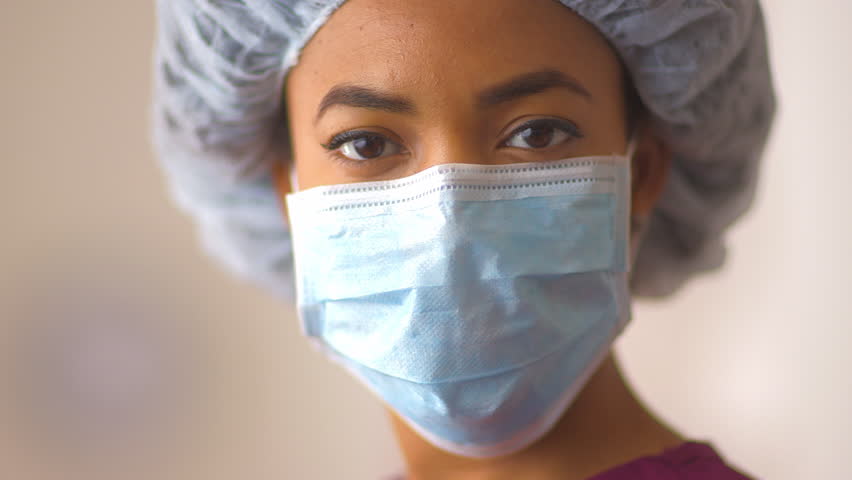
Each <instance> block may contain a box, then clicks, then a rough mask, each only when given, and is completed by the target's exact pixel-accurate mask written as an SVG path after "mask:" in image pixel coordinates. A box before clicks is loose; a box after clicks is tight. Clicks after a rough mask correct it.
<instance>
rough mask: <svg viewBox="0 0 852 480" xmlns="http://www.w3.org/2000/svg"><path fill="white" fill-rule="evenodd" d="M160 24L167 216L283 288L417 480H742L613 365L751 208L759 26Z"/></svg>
mask: <svg viewBox="0 0 852 480" xmlns="http://www.w3.org/2000/svg"><path fill="white" fill-rule="evenodd" d="M159 11H160V21H161V24H160V27H161V28H160V36H159V37H158V49H157V52H158V53H157V59H158V71H157V72H158V75H157V90H156V95H155V102H156V103H155V112H154V119H155V134H156V142H157V145H158V147H159V151H160V158H161V162H162V165H163V166H164V167H165V169H166V170H167V172H168V173H169V176H170V179H171V183H170V184H171V186H172V188H173V192H174V193H175V195H176V197H177V199H178V201H179V203H180V205H181V206H182V207H183V208H185V209H187V210H188V211H190V212H191V213H193V214H194V215H195V216H196V217H197V218H198V219H199V221H200V225H201V227H202V229H203V232H204V237H203V238H204V239H205V240H206V244H207V247H208V249H209V250H210V251H211V252H213V253H214V254H215V255H216V256H218V257H221V258H222V259H223V260H224V261H225V262H226V263H227V264H228V265H230V266H231V267H232V268H234V269H236V270H237V271H238V272H240V273H242V274H243V275H247V276H249V277H251V278H253V279H254V280H256V281H258V282H259V283H261V284H263V285H266V286H268V287H270V288H272V289H273V290H274V291H275V292H277V293H279V294H281V295H282V296H284V297H286V296H288V294H289V293H290V291H291V290H292V286H291V285H292V283H290V282H291V280H290V279H291V278H293V279H295V287H296V288H295V291H296V300H297V305H298V308H299V313H300V317H301V319H302V322H303V327H304V331H305V333H306V335H307V336H309V337H310V338H311V339H312V340H313V341H314V342H316V343H317V344H318V345H319V346H320V347H321V348H322V349H323V350H324V351H325V352H326V353H327V354H328V355H329V356H330V357H331V358H333V359H335V360H336V361H338V362H340V363H341V364H342V365H343V366H345V367H346V368H347V369H349V370H350V371H352V373H353V374H354V375H355V376H356V377H357V378H359V379H360V380H361V381H362V382H364V383H365V385H366V386H367V387H368V388H370V389H371V390H372V391H373V392H374V393H376V395H377V396H378V398H379V399H380V400H381V401H382V402H383V403H384V404H385V405H386V406H387V408H388V411H389V413H390V415H391V418H392V419H393V425H394V428H395V433H396V436H397V439H398V442H399V445H400V447H401V449H402V452H403V455H404V458H405V460H406V464H407V467H408V473H407V478H410V479H414V480H429V479H503V478H513V479H514V478H524V479H584V478H595V479H597V480H605V479H617V478H643V479H644V478H654V479H658V478H659V479H669V478H671V479H675V478H678V479H680V478H685V479H686V478H688V479H710V478H712V479H740V478H747V477H745V476H743V475H742V474H740V473H738V472H737V471H736V470H735V469H733V468H732V467H730V466H727V465H726V464H725V463H724V461H723V460H722V459H721V458H719V456H718V455H717V454H716V453H715V451H714V450H713V448H712V446H710V445H709V444H706V443H700V442H694V441H688V440H687V439H684V438H683V437H682V435H681V434H679V433H678V432H676V431H674V430H673V429H672V428H670V427H669V426H667V425H665V424H664V423H663V422H661V421H660V420H659V419H657V418H656V417H655V416H654V414H653V413H651V412H649V411H648V410H647V409H646V408H645V407H644V406H643V405H642V404H641V402H640V401H639V400H638V399H637V398H636V397H635V396H634V395H633V393H632V392H631V391H630V388H629V386H628V385H627V384H626V382H625V380H624V378H623V377H622V376H621V375H620V373H619V368H618V365H617V362H616V360H615V358H614V356H613V354H612V352H611V346H612V343H613V342H614V340H615V339H616V338H617V335H618V334H619V333H620V331H621V330H622V329H623V327H624V325H625V324H626V322H627V321H628V320H629V317H630V307H629V298H630V293H631V292H632V293H633V294H641V295H664V294H668V293H670V292H672V291H673V290H674V289H676V288H677V287H678V286H679V285H680V284H681V283H682V282H683V281H684V280H685V279H686V278H687V277H688V276H690V275H691V274H693V273H696V272H699V271H703V270H706V269H709V268H712V267H715V266H718V265H719V264H720V263H721V260H722V247H721V241H720V235H721V233H722V231H723V230H724V229H725V228H726V227H727V226H728V225H729V224H730V223H731V222H732V221H733V220H734V219H735V218H736V217H737V216H738V215H739V214H740V213H741V212H742V211H743V210H744V209H745V208H746V206H747V205H748V203H749V201H750V198H751V195H752V191H753V187H754V180H755V176H756V166H757V163H758V158H759V156H760V153H761V149H762V147H763V144H764V142H765V139H766V135H767V132H768V129H769V125H770V123H771V118H772V115H773V112H774V98H773V94H772V87H771V82H770V78H769V73H768V65H767V59H766V48H765V44H764V41H765V38H764V36H765V33H764V30H763V25H762V16H761V12H760V9H759V6H758V5H757V4H756V3H755V2H749V1H736V2H734V1H731V2H727V4H726V3H725V2H718V1H706V2H685V1H682V2H679V1H673V2H654V1H650V0H649V1H640V2H620V1H582V0H562V1H561V2H557V1H553V0H531V1H524V2H519V1H517V0H491V1H489V2H474V1H470V2H435V1H425V0H424V1H404V2H403V1H398V0H349V1H347V2H340V1H327V2H323V1H310V2H308V1H284V0H277V1H274V0H254V1H244V2H236V1H234V2H221V1H217V2H199V1H195V2H190V1H176V0H167V1H166V0H164V1H161V2H160V10H159ZM282 205H286V209H285V210H286V213H285V212H282ZM291 237H292V240H291ZM293 260H295V262H294V263H295V269H294V270H293V269H292V267H291V265H292V263H291V262H293Z"/></svg>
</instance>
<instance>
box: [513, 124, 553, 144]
mask: <svg viewBox="0 0 852 480" xmlns="http://www.w3.org/2000/svg"><path fill="white" fill-rule="evenodd" d="M553 135H554V128H553V127H549V126H543V127H530V128H528V129H526V130H524V131H523V132H521V133H520V136H521V138H522V139H523V140H524V142H525V143H526V144H527V145H529V146H530V147H532V148H544V147H546V146H548V145H550V142H551V141H552V140H553Z"/></svg>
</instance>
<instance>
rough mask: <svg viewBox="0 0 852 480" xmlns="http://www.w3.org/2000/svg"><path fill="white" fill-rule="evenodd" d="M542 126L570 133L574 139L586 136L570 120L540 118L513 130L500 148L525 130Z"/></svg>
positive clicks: (501, 143)
mask: <svg viewBox="0 0 852 480" xmlns="http://www.w3.org/2000/svg"><path fill="white" fill-rule="evenodd" d="M542 125H543V126H550V127H554V128H559V129H561V130H564V131H565V132H566V133H568V134H569V135H570V136H572V137H573V138H583V136H584V135H583V132H582V131H581V130H580V127H578V126H577V125H576V124H575V123H574V122H572V121H570V120H566V119H564V118H556V117H538V118H534V119H532V120H527V121H526V122H524V123H522V124H521V125H519V126H517V127H515V128H513V129H512V131H511V132H510V133H509V134H508V135H506V136H505V137H504V138H503V140H502V141H501V142H500V146H501V147H502V146H506V143H508V142H509V140H510V139H511V138H512V137H514V136H515V135H517V134H519V133H521V132H523V131H524V130H526V129H528V128H530V127H534V126H542Z"/></svg>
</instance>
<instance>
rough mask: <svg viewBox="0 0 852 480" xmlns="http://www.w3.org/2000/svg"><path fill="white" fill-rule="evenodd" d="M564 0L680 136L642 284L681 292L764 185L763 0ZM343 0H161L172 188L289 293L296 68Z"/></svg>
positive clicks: (713, 258) (638, 273)
mask: <svg viewBox="0 0 852 480" xmlns="http://www.w3.org/2000/svg"><path fill="white" fill-rule="evenodd" d="M518 1H528V0H518ZM560 2H561V3H562V4H563V5H565V7H567V8H570V9H572V10H574V11H575V12H576V13H578V14H579V15H580V16H582V17H583V18H585V19H586V20H587V21H589V22H590V23H591V24H593V25H594V26H596V27H597V28H598V30H600V32H601V33H602V34H603V35H604V36H605V37H606V38H607V39H608V40H609V42H610V44H611V45H612V46H613V48H614V49H615V50H616V51H617V52H618V54H619V55H620V57H621V59H622V61H623V63H624V65H625V67H626V69H627V71H628V72H629V74H630V76H631V77H632V80H633V83H634V86H635V88H636V91H637V92H638V94H639V97H640V98H641V100H642V102H643V104H644V105H645V107H646V109H647V111H648V113H649V116H650V118H651V121H652V122H653V123H654V125H655V127H656V128H657V130H658V131H659V132H660V134H661V135H662V137H663V138H664V140H665V141H666V143H667V145H668V147H669V148H670V149H671V152H672V158H673V162H672V169H671V172H670V174H669V177H668V179H667V182H666V186H665V188H664V191H663V194H662V196H661V198H660V200H659V202H658V204H657V206H656V208H655V210H654V211H653V213H652V215H651V217H650V219H648V223H647V226H646V230H645V236H644V239H643V242H642V245H641V248H640V249H639V250H638V253H637V258H636V262H635V265H634V270H633V274H632V290H633V292H634V293H635V294H637V295H645V296H662V295H667V294H669V293H672V292H673V291H675V290H676V289H677V288H678V287H679V286H681V285H682V284H683V283H684V281H685V280H686V279H688V278H689V277H691V276H692V275H694V274H696V273H699V272H702V271H706V270H710V269H713V268H716V267H718V266H720V265H721V264H722V262H723V260H724V253H725V250H724V246H723V234H724V232H725V230H726V228H727V227H728V226H729V225H731V224H732V223H733V222H734V220H735V219H736V218H737V217H739V216H740V215H741V214H742V213H743V212H744V211H745V210H746V209H747V208H748V206H749V204H750V203H751V200H752V198H753V196H754V190H755V183H756V178H757V173H758V165H759V159H760V156H761V153H762V150H763V148H764V144H765V142H766V139H767V136H768V133H769V128H770V124H771V122H772V118H773V115H774V111H775V97H774V93H773V88H772V82H771V78H770V70H769V64H768V58H767V48H766V32H765V29H764V22H763V15H762V12H761V9H760V5H759V4H758V3H757V1H750V0H664V1H663V0H560ZM342 3H343V1H342V0H158V31H157V38H156V46H155V54H154V62H155V65H154V66H155V70H154V94H153V105H152V112H151V113H152V116H151V119H152V132H153V140H154V146H155V149H156V151H157V154H158V158H159V163H160V165H161V166H162V167H163V169H164V170H165V172H166V174H167V175H166V176H167V179H168V182H167V183H168V185H169V189H170V191H171V193H172V195H173V197H174V199H175V200H176V203H177V205H178V206H179V207H181V208H182V209H183V210H184V211H186V212H188V213H189V214H191V216H192V217H194V218H195V220H196V221H197V224H198V227H199V232H200V238H201V239H202V242H203V244H204V245H205V247H206V250H207V252H209V253H210V254H211V255H212V256H214V257H215V258H218V259H220V260H221V261H222V262H224V264H225V265H226V266H227V267H229V268H230V269H231V270H233V271H235V272H236V273H237V274H239V275H240V276H243V277H245V278H248V279H250V280H251V281H254V282H256V283H258V284H260V285H262V286H264V287H266V288H268V289H270V290H271V291H272V292H274V293H275V294H277V295H278V296H280V297H282V298H285V299H292V297H293V294H294V292H293V281H292V269H293V265H292V254H291V243H290V235H289V230H288V226H287V224H286V220H285V217H284V215H283V210H282V208H281V200H280V198H279V196H278V195H277V192H276V190H275V187H274V184H275V183H274V178H273V173H274V171H273V166H274V163H275V162H276V161H278V162H280V161H281V160H280V155H281V153H280V148H279V145H277V143H276V137H280V133H281V132H280V130H281V125H282V123H283V121H282V118H283V117H282V112H283V104H282V97H283V95H282V89H283V85H284V77H285V75H286V73H287V71H288V70H289V69H290V68H291V67H292V66H293V65H294V64H295V63H296V62H297V61H298V56H299V53H300V51H301V49H302V48H303V47H304V46H305V44H306V43H307V42H308V41H309V40H310V38H311V37H312V36H313V34H314V33H315V32H316V31H317V30H318V29H319V28H320V27H321V26H322V25H323V23H324V22H325V21H326V20H327V19H328V17H329V16H330V15H331V14H332V13H333V12H334V10H335V9H336V8H337V7H339V6H340V4H342ZM566 54H569V53H566ZM276 154H277V157H276ZM276 158H277V160H276Z"/></svg>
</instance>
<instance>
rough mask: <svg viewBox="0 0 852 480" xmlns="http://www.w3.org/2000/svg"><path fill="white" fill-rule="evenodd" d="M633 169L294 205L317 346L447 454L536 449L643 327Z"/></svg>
mask: <svg viewBox="0 0 852 480" xmlns="http://www.w3.org/2000/svg"><path fill="white" fill-rule="evenodd" d="M629 157H630V154H629V153H628V155H626V156H621V155H614V156H598V157H583V158H572V159H566V160H561V161H554V162H546V163H525V164H511V165H472V164H444V165H438V166H435V167H432V168H430V169H428V170H424V171H422V172H420V173H417V174H416V175H412V176H410V177H406V178H401V179H398V180H390V181H381V182H369V183H356V184H346V185H334V186H323V187H316V188H311V189H308V190H305V191H302V192H298V193H293V194H290V195H288V196H287V206H288V214H289V219H290V223H291V227H292V233H293V253H294V259H295V274H296V285H297V301H298V310H299V314H300V317H301V320H302V322H303V328H304V331H305V333H306V334H307V335H308V336H310V337H311V338H313V339H315V340H316V341H317V342H318V344H319V345H320V346H321V347H322V348H323V349H324V350H325V351H326V352H327V353H328V354H329V355H331V356H332V357H333V358H334V359H336V360H338V361H340V362H341V363H342V364H343V365H344V366H346V367H347V368H348V369H349V370H350V371H351V372H353V373H354V374H355V375H356V376H357V377H358V378H359V379H360V380H362V381H363V382H364V383H365V384H366V385H367V386H368V387H370V388H371V389H372V390H373V391H374V392H375V393H376V394H377V395H378V396H379V397H380V398H381V399H382V400H383V401H384V402H385V403H386V404H387V405H389V406H390V407H392V408H393V409H394V410H395V411H396V412H397V413H398V414H399V416H400V417H401V418H402V419H404V420H405V421H406V422H407V423H408V424H409V425H410V426H411V427H412V428H413V429H414V430H415V431H417V432H418V433H419V434H420V435H421V436H422V437H423V438H425V439H426V440H428V441H430V442H431V443H432V444H434V445H436V446H438V447H440V448H443V449H445V450H447V451H449V452H453V453H455V454H458V455H463V456H469V457H490V456H497V455H505V454H508V453H512V452H514V451H517V450H520V449H522V448H524V447H526V446H528V445H530V444H531V443H532V442H534V441H535V440H537V439H538V438H540V437H541V436H543V435H544V434H545V433H546V432H547V431H548V430H549V429H550V428H551V427H552V426H553V425H554V424H555V423H556V421H557V420H558V419H559V418H560V417H561V415H562V413H563V412H564V411H565V409H566V408H567V407H568V405H569V404H570V403H571V401H572V400H573V399H574V397H575V396H576V395H577V393H578V392H579V390H580V389H581V387H582V386H583V385H584V384H585V382H586V381H587V379H588V378H589V376H590V375H591V374H592V373H593V372H594V370H595V369H596V368H597V366H598V365H599V364H600V362H601V361H602V360H603V358H604V357H605V356H606V354H607V353H608V351H609V349H610V347H611V345H612V342H613V341H614V339H615V338H616V336H617V335H618V334H619V333H620V332H621V330H622V329H623V327H624V325H625V323H626V322H627V321H628V319H629V317H630V308H629V292H628V282H627V270H628V263H629V262H628V237H629V232H628V228H629V222H628V217H629V208H630V203H629V202H630V178H629V177H630V159H629Z"/></svg>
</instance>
